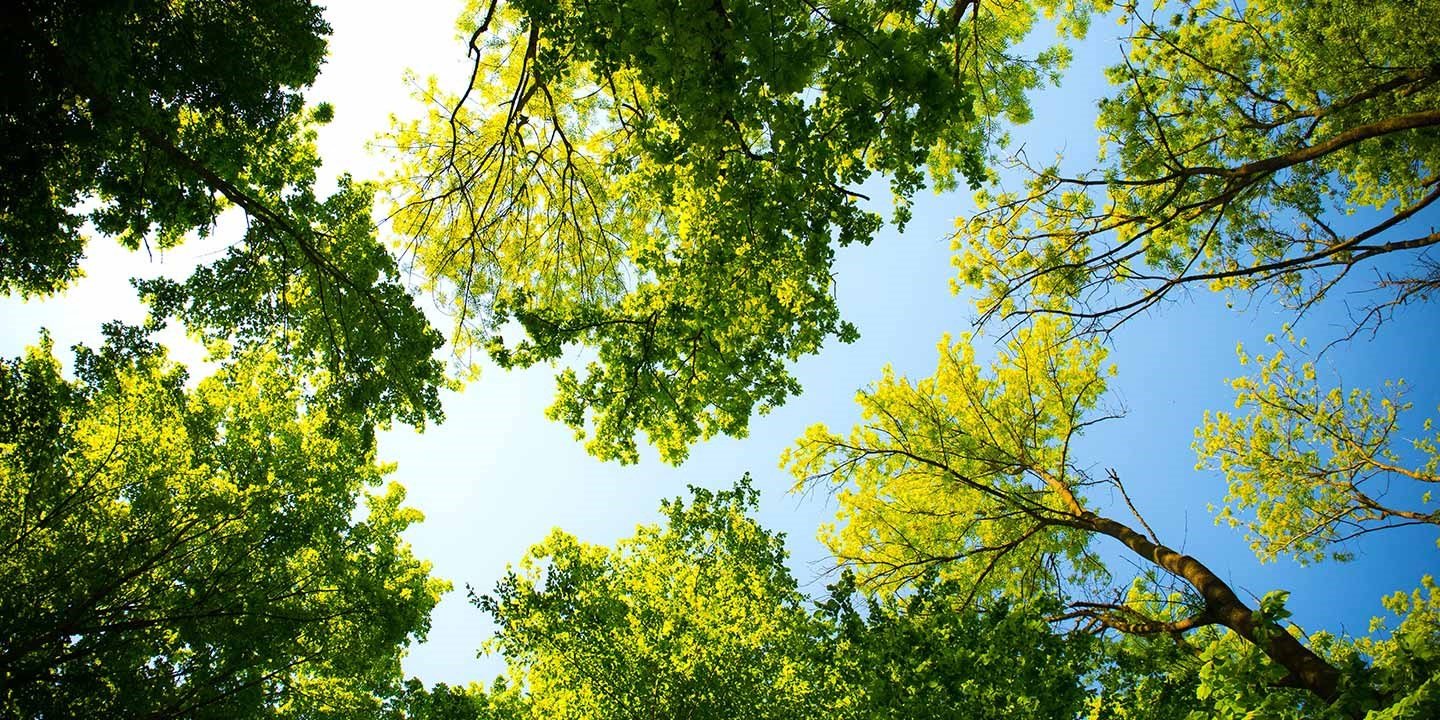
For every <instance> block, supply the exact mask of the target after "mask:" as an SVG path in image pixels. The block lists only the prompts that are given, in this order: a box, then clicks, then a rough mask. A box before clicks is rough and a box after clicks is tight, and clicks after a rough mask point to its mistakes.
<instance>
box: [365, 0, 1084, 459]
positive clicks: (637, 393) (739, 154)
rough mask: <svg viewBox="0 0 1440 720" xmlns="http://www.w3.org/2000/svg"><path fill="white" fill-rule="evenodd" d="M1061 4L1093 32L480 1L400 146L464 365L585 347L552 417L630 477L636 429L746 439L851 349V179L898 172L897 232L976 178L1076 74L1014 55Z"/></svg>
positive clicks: (1017, 13)
mask: <svg viewBox="0 0 1440 720" xmlns="http://www.w3.org/2000/svg"><path fill="white" fill-rule="evenodd" d="M967 12H968V15H967ZM1056 12H1063V13H1064V14H1063V19H1062V21H1061V23H1060V24H1061V28H1062V29H1063V30H1064V31H1066V32H1074V33H1078V32H1082V31H1083V29H1084V27H1085V18H1086V14H1085V12H1083V11H1082V10H1081V9H1077V8H1076V6H1074V5H1073V4H1062V3H1059V2H1055V1H1054V0H1042V1H1041V2H1038V3H969V2H960V3H948V2H938V3H936V2H900V3H892V2H874V1H873V0H853V1H851V0H846V1H844V2H839V3H828V4H826V5H823V6H822V5H818V4H815V3H811V2H808V1H807V0H801V1H799V2H778V3H777V2H749V1H739V2H736V1H727V2H716V3H713V4H711V5H709V6H699V5H693V4H688V3H680V2H673V1H672V0H660V1H658V2H649V3H640V4H637V3H633V2H626V3H619V2H600V3H595V2H584V3H570V2H499V0H495V1H489V0H477V1H476V2H472V3H470V4H469V5H468V6H467V9H466V11H465V14H464V15H462V18H461V21H460V22H461V26H462V27H464V28H466V29H467V30H469V29H473V32H472V33H471V34H470V45H469V50H470V53H471V56H472V58H473V61H474V71H473V73H472V75H471V78H470V83H469V85H468V86H467V87H465V88H462V89H461V90H460V91H459V92H448V93H447V92H446V91H445V90H444V89H443V88H442V87H440V86H439V85H438V84H437V83H436V82H435V81H432V83H431V84H430V85H428V86H427V87H426V88H425V90H424V94H425V97H426V98H427V99H429V100H430V101H431V110H430V113H429V115H428V116H427V117H425V118H423V119H420V120H417V121H413V122H410V123H405V124H402V125H401V126H400V127H399V128H398V129H397V132H396V134H395V138H394V140H395V143H396V144H397V145H398V148H399V149H398V155H399V157H400V160H401V166H400V169H399V170H398V171H397V176H396V178H395V181H394V183H393V186H392V192H393V193H395V195H396V201H397V207H396V210H395V227H396V229H397V231H398V233H399V234H400V236H401V238H402V243H403V248H404V251H405V253H406V255H407V257H409V258H410V259H411V261H412V262H413V264H414V265H415V267H417V268H418V269H419V270H420V271H421V272H423V273H424V274H425V275H426V277H427V278H428V279H429V287H430V289H431V290H432V291H433V292H435V293H436V294H437V295H438V297H439V298H440V304H441V305H442V307H445V308H447V309H448V310H449V311H450V312H451V314H452V315H453V317H454V322H455V327H454V328H453V330H452V332H451V338H452V340H453V341H454V342H455V343H456V344H457V346H458V348H459V349H460V350H461V351H464V350H465V349H468V348H475V349H485V350H486V351H488V352H489V354H490V356H491V358H493V359H494V360H495V361H496V362H497V363H498V364H499V365H501V366H502V367H512V366H519V367H524V366H529V365H532V364H534V363H537V362H541V361H547V360H548V361H553V360H556V359H558V358H560V357H561V353H562V352H563V351H564V350H565V348H567V347H570V346H580V347H584V348H588V349H591V350H592V351H593V356H594V358H595V359H594V360H593V361H592V362H589V363H587V364H586V365H585V366H584V367H583V368H582V367H567V368H565V369H564V370H562V372H561V374H560V376H559V381H558V389H557V398H556V401H555V404H554V405H553V406H552V407H551V408H550V411H549V412H550V415H551V417H553V418H555V419H558V420H560V421H563V422H565V423H566V424H567V425H569V426H570V427H572V428H574V429H575V430H576V432H577V434H580V435H582V436H586V437H589V442H588V444H587V447H588V448H589V449H590V451H591V452H592V453H593V454H594V455H596V456H597V457H600V458H602V459H618V460H620V461H622V462H635V461H636V459H637V448H636V440H635V438H636V434H637V433H642V432H643V433H644V434H645V435H646V436H647V437H648V439H649V441H650V443H651V444H653V445H654V446H655V448H656V449H657V450H658V451H659V452H660V454H661V456H662V457H663V458H664V459H666V460H668V461H671V462H678V461H680V460H683V459H684V457H685V454H686V448H687V447H688V446H689V445H690V444H691V443H693V442H695V441H697V440H702V439H705V438H709V437H711V436H714V435H716V434H720V433H723V434H727V435H732V436H736V437H743V436H744V435H745V434H746V432H747V428H748V426H749V419H750V416H751V415H752V414H753V413H757V412H758V413H762V414H763V413H765V412H767V411H768V410H769V409H771V408H774V407H776V406H778V405H780V404H782V403H783V402H785V400H786V398H787V397H790V396H792V395H794V394H796V393H798V392H799V391H800V384H799V382H798V381H797V380H796V379H795V378H794V377H793V376H792V375H791V373H790V370H789V364H790V363H792V362H793V361H795V360H796V359H798V358H800V357H802V356H804V355H808V354H812V353H815V352H817V351H818V350H819V349H820V347H821V345H822V344H823V343H824V341H825V340H826V339H828V338H830V337H838V338H839V339H840V340H842V341H850V340H853V339H854V338H855V337H856V332H857V331H856V328H855V327H854V326H852V325H850V324H849V323H847V322H845V321H844V320H842V319H841V317H840V313H839V309H838V308H837V307H836V304H835V295H834V292H835V284H836V283H837V282H839V279H837V278H836V277H835V276H834V274H833V272H832V266H833V262H834V256H835V249H836V248H837V247H843V246H846V245H851V244H855V243H861V244H865V243H869V242H870V240H871V239H872V238H873V237H874V235H875V233H876V231H877V230H878V229H879V228H880V226H881V223H882V218H881V216H880V215H879V214H878V213H877V212H875V211H874V210H873V209H871V207H870V205H869V204H868V203H866V202H865V201H866V200H868V198H866V197H865V196H864V195H863V194H861V192H860V189H859V188H860V185H861V184H862V183H863V182H865V181H866V180H867V178H869V177H870V176H871V175H874V174H879V175H882V176H885V177H887V178H888V179H889V181H890V187H891V192H892V195H893V197H894V201H895V202H894V219H895V222H896V223H897V224H898V225H899V226H901V227H903V226H904V224H905V222H906V220H907V219H908V217H909V207H910V200H911V197H912V196H913V195H914V193H915V192H916V191H918V190H919V189H921V188H922V187H923V186H925V184H926V182H927V179H928V181H929V183H931V184H932V185H933V186H935V187H938V188H951V187H955V186H956V185H957V184H958V183H960V182H962V181H964V182H967V183H969V184H970V185H972V186H974V185H975V184H977V183H978V182H980V181H981V180H982V179H984V178H985V177H986V171H985V166H984V158H985V151H986V148H987V146H988V145H989V144H990V143H991V142H992V140H993V138H994V136H996V135H997V133H998V132H999V130H998V129H997V121H998V120H999V119H1001V118H1010V119H1012V120H1024V119H1027V118H1028V117H1029V114H1030V111H1029V106H1028V103H1027V100H1026V95H1025V93H1026V91H1027V90H1030V89H1033V88H1035V87H1037V86H1040V85H1042V84H1044V83H1045V82H1048V81H1053V80H1054V79H1056V78H1057V77H1058V73H1059V71H1060V70H1061V69H1062V68H1063V67H1064V65H1065V62H1066V59H1067V53H1066V52H1065V51H1064V49H1063V48H1058V47H1057V48H1051V49H1047V50H1041V51H1038V52H1030V53H1020V52H1017V51H1015V46H1016V45H1017V44H1018V43H1019V41H1020V40H1021V39H1022V38H1024V37H1026V36H1027V34H1028V33H1029V31H1030V29H1031V27H1032V26H1033V25H1034V23H1035V21H1036V18H1037V17H1038V16H1039V15H1040V14H1041V13H1045V14H1047V15H1049V14H1053V13H1056ZM657 19H658V20H657ZM657 22H658V24H657ZM927 176H928V177H927ZM511 322H518V323H519V325H520V326H521V327H522V328H523V331H524V337H523V338H517V337H516V333H515V332H512V331H508V330H507V323H511Z"/></svg>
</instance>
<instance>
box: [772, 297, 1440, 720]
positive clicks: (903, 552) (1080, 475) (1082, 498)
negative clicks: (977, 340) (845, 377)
mask: <svg viewBox="0 0 1440 720" xmlns="http://www.w3.org/2000/svg"><path fill="white" fill-rule="evenodd" d="M1073 336H1074V328H1073V327H1071V326H1070V324H1069V323H1068V322H1067V321H1065V320H1063V319H1060V318H1053V317H1040V318H1036V319H1034V320H1033V322H1031V323H1029V324H1027V325H1026V326H1024V327H1022V328H1020V329H1019V330H1017V331H1015V332H1014V333H1013V334H1012V336H1011V338H1010V340H1009V341H1008V342H1007V343H1006V345H1005V347H1004V348H1002V349H1001V351H1000V353H999V357H998V358H997V360H996V361H995V362H994V364H993V365H992V366H991V368H990V369H989V371H988V372H986V371H983V370H982V369H981V368H980V367H978V365H977V364H976V362H975V356H974V349H973V347H972V345H971V343H970V342H969V341H968V340H969V339H968V338H967V340H965V341H962V342H960V343H956V344H953V345H952V344H951V343H950V342H949V341H948V339H947V340H946V341H945V342H943V343H942V344H941V359H940V364H939V367H938V369H937V371H936V374H935V375H934V376H932V377H930V378H926V379H924V380H921V381H919V382H914V383H912V382H910V381H908V380H905V379H904V378H896V377H894V376H893V375H890V374H889V373H888V372H887V374H886V375H885V376H883V377H882V379H881V380H880V381H879V382H878V383H877V384H876V385H875V386H874V387H873V388H871V389H870V390H867V391H865V392H863V393H861V394H860V396H859V402H860V405H861V409H862V412H863V416H864V422H863V424H861V425H859V426H857V427H856V428H855V429H854V430H853V431H852V432H850V433H849V434H848V435H841V434H837V433H834V432H832V431H830V430H828V429H827V428H825V427H824V426H815V427H813V428H811V430H810V431H808V432H807V433H806V434H805V435H804V436H803V437H802V438H801V439H800V440H799V442H798V444H797V446H796V447H795V448H794V449H793V450H791V451H789V452H788V453H787V457H786V459H785V461H784V462H786V463H787V464H788V465H789V467H790V469H791V470H792V472H794V474H795V476H796V477H797V478H798V479H800V480H801V481H802V482H807V483H817V482H819V483H827V484H833V485H834V486H836V488H837V490H838V492H839V499H840V511H839V518H840V520H841V521H842V524H840V525H839V527H837V528H836V529H835V531H834V532H833V533H832V534H831V535H830V536H829V543H830V546H831V548H832V550H833V551H834V552H835V554H836V555H837V556H838V557H840V558H841V559H842V560H845V561H847V562H849V563H851V564H853V566H854V567H855V568H856V571H857V572H858V573H859V576H860V577H861V578H862V579H864V580H868V581H870V582H872V583H875V584H876V586H877V587H880V588H882V589H883V588H887V587H888V588H892V589H896V588H904V587H906V586H908V585H909V584H911V583H913V581H914V580H915V579H916V578H918V577H921V576H922V575H923V573H925V572H939V573H941V576H942V577H944V578H947V579H950V580H952V581H954V582H957V583H959V584H960V585H961V586H962V587H965V588H967V589H968V592H969V593H970V599H985V598H989V597H1002V598H1013V599H1015V600H1016V601H1018V602H1034V601H1036V599H1050V600H1060V601H1063V602H1065V603H1066V604H1067V606H1068V610H1067V611H1066V612H1064V613H1060V614H1057V615H1056V616H1055V617H1054V619H1055V620H1056V621H1066V620H1073V621H1078V622H1081V623H1082V625H1081V627H1083V628H1090V629H1096V630H1100V631H1114V632H1118V633H1122V634H1129V635H1137V636H1156V637H1161V638H1173V639H1174V640H1175V641H1176V642H1181V643H1185V642H1186V641H1185V639H1184V638H1185V636H1186V635H1187V634H1190V635H1192V636H1195V635H1197V634H1198V636H1199V637H1201V638H1204V639H1205V646H1203V647H1201V648H1200V649H1199V650H1198V652H1200V653H1201V655H1202V659H1203V661H1204V668H1206V669H1207V670H1206V671H1207V672H1209V673H1210V678H1209V679H1208V680H1207V681H1206V682H1204V683H1202V685H1201V687H1204V688H1208V689H1209V692H1210V693H1211V694H1214V693H1215V692H1217V690H1216V688H1219V687H1221V686H1226V687H1227V689H1226V690H1225V692H1226V693H1228V694H1229V695H1233V696H1235V697H1234V701H1233V702H1232V703H1230V704H1228V705H1223V706H1222V705H1216V707H1217V709H1218V710H1222V711H1224V713H1223V714H1229V712H1230V711H1233V710H1236V708H1241V707H1245V706H1247V705H1250V704H1251V703H1252V702H1253V701H1257V698H1265V700H1264V702H1266V703H1271V704H1274V703H1282V704H1284V705H1286V706H1288V707H1292V708H1299V710H1297V712H1302V713H1303V712H1319V709H1320V708H1321V707H1324V706H1326V705H1330V704H1331V703H1334V704H1335V711H1336V712H1341V713H1344V714H1353V713H1356V712H1360V711H1361V710H1363V709H1364V708H1365V707H1366V705H1367V703H1375V702H1378V701H1376V700H1375V698H1376V697H1377V695H1378V696H1380V697H1382V699H1384V700H1387V701H1393V700H1394V699H1395V698H1394V697H1389V698H1385V697H1384V695H1383V693H1381V692H1380V691H1379V690H1377V689H1376V688H1374V687H1371V686H1366V685H1365V684H1364V683H1363V678H1362V679H1361V680H1357V679H1356V677H1355V675H1354V673H1347V672H1344V668H1343V666H1341V665H1338V664H1337V663H1336V662H1335V661H1332V659H1330V658H1327V657H1326V655H1327V653H1328V650H1327V649H1326V647H1325V646H1324V644H1323V643H1313V642H1312V643H1310V644H1307V643H1305V642H1303V641H1302V640H1301V639H1300V638H1299V637H1297V636H1296V634H1293V633H1292V632H1291V630H1290V629H1287V628H1286V627H1285V626H1284V625H1282V624H1281V621H1283V619H1284V618H1285V617H1286V616H1287V613H1286V612H1285V610H1284V600H1285V594H1284V593H1270V594H1268V595H1266V596H1265V598H1263V599H1262V600H1261V602H1260V603H1259V604H1258V607H1251V606H1250V605H1249V604H1247V603H1246V602H1245V601H1243V600H1242V599H1241V598H1240V597H1239V596H1238V595H1237V594H1236V593H1235V591H1234V590H1233V589H1232V588H1231V587H1230V585H1229V584H1228V583H1226V582H1225V580H1224V579H1223V578H1221V577H1220V576H1219V575H1217V574H1216V573H1215V572H1213V571H1212V570H1211V569H1210V568H1209V567H1207V566H1206V565H1205V564H1204V563H1203V562H1202V561H1201V560H1200V559H1198V558H1195V557H1192V556H1190V555H1187V554H1185V553H1182V552H1178V551H1176V550H1174V549H1172V548H1170V547H1168V546H1166V545H1165V544H1164V543H1163V542H1162V541H1161V540H1160V539H1159V538H1158V537H1157V535H1156V534H1155V533H1154V531H1153V530H1152V529H1151V528H1150V526H1149V525H1148V523H1146V522H1145V520H1144V518H1143V516H1141V515H1140V513H1139V511H1138V509H1136V508H1135V506H1134V505H1133V504H1132V503H1130V501H1129V496H1128V494H1127V493H1126V491H1125V486H1124V484H1123V483H1122V482H1121V480H1120V476H1119V474H1118V473H1117V472H1116V471H1115V470H1110V471H1108V472H1107V477H1106V478H1104V479H1095V478H1092V477H1091V476H1090V475H1089V474H1088V473H1087V472H1086V471H1085V469H1084V468H1085V465H1086V463H1085V462H1084V461H1082V460H1081V459H1080V457H1081V456H1080V450H1081V444H1080V441H1081V439H1082V437H1081V436H1082V434H1083V431H1084V429H1085V428H1086V427H1088V426H1090V425H1092V424H1094V423H1095V422H1098V421H1100V420H1103V419H1106V418H1107V417H1109V414H1107V413H1105V412H1103V411H1101V410H1099V408H1100V400H1101V398H1102V396H1103V393H1104V390H1105V385H1106V378H1107V377H1108V376H1109V375H1110V374H1111V372H1112V371H1113V369H1112V368H1107V367H1106V366H1105V363H1104V358H1105V352H1104V348H1103V346H1102V345H1101V344H1100V343H1099V341H1098V340H1097V339H1095V338H1094V337H1080V338H1075V337H1073ZM1107 484H1108V485H1109V486H1111V487H1113V488H1115V489H1116V490H1117V491H1118V492H1119V494H1120V496H1121V497H1122V498H1123V499H1125V504H1126V505H1127V507H1128V508H1129V509H1130V510H1131V511H1132V512H1133V513H1134V515H1135V524H1127V523H1124V522H1120V521H1118V520H1115V519H1113V518H1110V517H1106V516H1104V515H1101V514H1099V513H1097V512H1096V511H1095V510H1094V509H1092V503H1091V501H1089V500H1088V499H1087V497H1086V494H1085V491H1086V489H1087V488H1089V487H1094V486H1096V485H1107ZM1101 537H1108V538H1111V539H1113V540H1115V541H1117V542H1118V543H1119V544H1120V545H1121V546H1122V547H1124V548H1125V549H1126V550H1128V551H1129V552H1130V553H1131V554H1132V555H1134V556H1135V558H1137V559H1139V560H1140V561H1142V562H1143V563H1145V564H1146V565H1148V566H1149V568H1150V569H1149V571H1148V573H1147V575H1145V576H1142V577H1141V578H1139V579H1138V580H1137V582H1136V583H1135V584H1134V585H1132V586H1131V587H1130V588H1128V589H1126V588H1123V587H1122V588H1119V589H1113V590H1106V589H1105V588H1104V584H1103V581H1105V580H1107V579H1108V578H1109V573H1108V572H1106V571H1105V568H1104V566H1103V565H1102V564H1101V563H1100V562H1099V561H1098V560H1097V559H1096V558H1095V556H1094V555H1093V554H1092V552H1091V549H1090V543H1091V542H1092V541H1093V540H1095V539H1098V538H1101ZM1207 654H1208V655H1207ZM1202 679H1205V678H1204V673H1202ZM1232 686H1233V687H1232ZM1280 688H1299V689H1301V690H1302V691H1303V692H1302V693H1301V694H1299V695H1297V694H1295V692H1294V691H1288V692H1287V691H1281V690H1280ZM1416 690H1417V689H1416V688H1415V687H1414V686H1410V687H1407V688H1405V691H1406V692H1414V691H1416ZM1272 696H1273V697H1276V698H1288V699H1279V700H1277V699H1273V698H1272ZM1317 701H1318V703H1319V704H1318V705H1316V703H1317ZM1252 707H1253V706H1252ZM1306 707H1310V710H1308V711H1307V710H1305V708H1306ZM1242 714H1243V713H1242Z"/></svg>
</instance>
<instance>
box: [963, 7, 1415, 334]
mask: <svg viewBox="0 0 1440 720" xmlns="http://www.w3.org/2000/svg"><path fill="white" fill-rule="evenodd" d="M1437 9H1440V7H1437V6H1434V5H1432V4H1431V3H1430V2H1428V0H1426V1H1425V2H1420V3H1418V4H1417V3H1415V2H1409V1H1408V0H1404V1H1400V0H1395V1H1389V0H1387V1H1384V2H1379V3H1373V4H1371V5H1369V6H1367V7H1366V8H1365V9H1364V10H1363V11H1357V9H1356V8H1355V7H1354V6H1352V5H1350V4H1348V3H1346V2H1343V1H1342V0H1324V1H1319V2H1316V1H1312V0H1303V1H1294V0H1264V1H1263V2H1246V3H1226V2H1216V1H1214V0H1175V1H1171V2H1165V1H1162V2H1156V3H1154V4H1153V5H1150V6H1147V5H1145V4H1140V3H1133V2H1132V3H1124V4H1122V5H1121V13H1122V15H1121V22H1122V23H1127V24H1128V25H1129V27H1130V30H1131V31H1130V33H1129V35H1128V37H1127V45H1126V53H1125V56H1124V60H1123V62H1122V63H1121V64H1119V65H1116V66H1114V67H1112V68H1110V69H1109V70H1108V72H1107V74H1108V76H1109V79H1110V81H1111V83H1113V84H1114V85H1115V87H1116V90H1115V93H1114V94H1113V95H1111V96H1109V97H1105V98H1101V100H1100V114H1099V129H1100V136H1101V159H1102V161H1103V163H1102V164H1101V165H1100V166H1099V167H1098V168H1097V169H1095V170H1094V171H1091V172H1085V173H1074V172H1071V171H1068V170H1065V169H1062V168H1061V166H1060V164H1059V163H1058V162H1056V163H1051V162H1043V161H1041V162H1035V161H1030V160H1028V159H1026V158H1024V157H1023V156H1022V157H1018V158H1017V159H1016V160H1015V164H1016V165H1017V166H1018V167H1020V168H1021V169H1023V170H1024V171H1025V172H1026V174H1027V175H1028V177H1027V178H1026V179H1025V182H1024V188H1023V189H1022V190H1015V191H1008V192H994V191H988V190H987V191H986V192H984V193H982V194H981V196H980V204H981V206H982V208H981V212H980V213H978V214H977V215H975V216H974V217H972V218H970V219H968V220H967V221H965V222H964V223H962V224H961V228H960V230H959V231H958V232H957V233H956V236H955V245H956V249H957V251H958V254H957V264H958V265H959V268H960V281H961V282H963V283H966V284H969V285H973V286H975V287H977V288H979V289H981V291H982V293H983V294H984V298H985V299H984V301H983V302H982V304H981V307H980V311H981V313H982V317H988V316H997V315H998V316H1007V317H1012V318H1014V317H1017V316H1024V315H1028V314H1031V313H1035V312H1061V313H1067V314H1070V315H1072V316H1075V317H1078V318H1081V319H1083V320H1085V322H1084V323H1082V325H1083V326H1084V327H1085V328H1087V329H1090V328H1102V329H1104V328H1113V327H1115V326H1116V325H1118V324H1119V323H1121V322H1123V321H1124V320H1126V319H1128V318H1130V317H1133V316H1135V315H1136V314H1138V313H1140V312H1143V311H1144V310H1145V309H1147V308H1149V307H1151V306H1153V305H1154V304H1156V303H1157V302H1159V301H1160V300H1162V299H1164V298H1166V297H1167V296H1169V295H1171V294H1172V292H1173V291H1174V290H1176V289H1177V288H1180V287H1183V286H1187V285H1191V284H1195V285H1199V286H1202V287H1211V288H1214V289H1220V290H1236V291H1242V292H1251V291H1261V292H1274V293H1275V294H1276V295H1277V296H1279V298H1280V299H1281V300H1282V301H1284V302H1287V303H1289V304H1292V305H1294V306H1296V307H1298V308H1305V307H1308V306H1310V305H1311V304H1312V303H1314V302H1316V301H1318V300H1320V299H1321V298H1323V297H1324V295H1325V293H1326V291H1327V290H1329V289H1330V288H1332V287H1334V286H1335V284H1336V283H1337V282H1338V281H1339V280H1340V279H1341V278H1343V277H1344V276H1345V275H1346V274H1348V273H1349V272H1350V271H1351V270H1352V269H1354V268H1357V267H1363V266H1365V265H1374V264H1376V262H1378V261H1376V260H1375V259H1377V258H1379V257H1380V256H1384V255H1390V254H1395V255H1396V256H1398V259H1396V260H1395V261H1394V262H1391V263H1386V264H1380V265H1377V268H1378V269H1377V273H1378V284H1379V286H1380V287H1381V288H1382V289H1383V290H1385V291H1386V295H1387V297H1385V299H1383V300H1380V301H1377V302H1374V303H1372V304H1371V305H1370V306H1368V309H1367V311H1366V313H1364V315H1363V316H1362V317H1361V318H1359V321H1360V323H1361V324H1373V323H1374V322H1376V321H1379V320H1381V319H1383V318H1384V317H1386V316H1387V310H1389V309H1392V308H1393V307H1394V306H1396V305H1399V304H1405V303H1407V302H1411V301H1416V300H1421V299H1425V298H1427V297H1428V296H1429V295H1430V293H1431V292H1432V291H1433V290H1434V288H1435V283H1436V281H1437V276H1436V274H1435V266H1434V261H1433V260H1432V258H1431V255H1430V253H1429V248H1430V247H1431V246H1433V245H1435V244H1436V243H1437V242H1440V235H1437V234H1436V233H1435V232H1434V230H1433V228H1428V227H1427V226H1426V225H1425V221H1424V219H1423V218H1424V217H1425V215H1423V214H1422V213H1423V211H1424V210H1425V209H1426V208H1427V207H1429V206H1430V205H1431V204H1432V203H1434V201H1435V200H1436V198H1437V197H1440V188H1437V183H1440V174H1437V172H1440V155H1437V153H1440V144H1437V137H1440V135H1437V133H1436V130H1435V128H1436V127H1437V126H1440V109H1437V107H1440V89H1437V88H1440V86H1437V85H1436V80H1437V79H1440V65H1437V64H1436V61H1435V59H1436V58H1437V57H1440V31H1437V30H1436V28H1435V27H1434V24H1433V23H1419V24H1418V25H1417V24H1416V23H1415V22H1414V19H1415V18H1417V17H1427V16H1430V15H1433V12H1434V11H1435V10H1437ZM1350 215H1354V216H1355V217H1354V218H1348V217H1347V216H1350Z"/></svg>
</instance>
